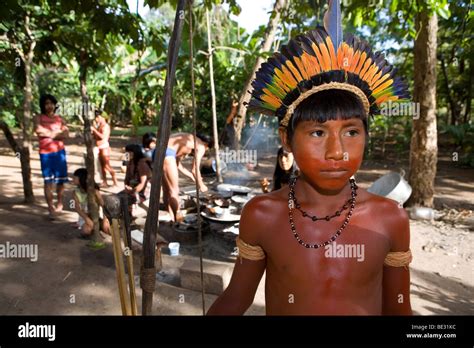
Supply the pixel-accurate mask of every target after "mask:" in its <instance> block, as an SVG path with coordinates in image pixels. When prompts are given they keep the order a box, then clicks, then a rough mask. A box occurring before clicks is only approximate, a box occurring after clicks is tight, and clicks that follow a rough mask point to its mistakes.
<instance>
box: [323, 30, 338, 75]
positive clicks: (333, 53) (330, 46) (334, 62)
mask: <svg viewBox="0 0 474 348" xmlns="http://www.w3.org/2000/svg"><path fill="white" fill-rule="evenodd" d="M326 45H327V47H328V50H329V55H330V56H331V66H332V69H333V70H337V69H339V64H337V57H336V50H335V49H334V45H333V44H332V40H331V37H329V36H328V37H327V38H326Z"/></svg>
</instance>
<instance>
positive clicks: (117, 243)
mask: <svg viewBox="0 0 474 348" xmlns="http://www.w3.org/2000/svg"><path fill="white" fill-rule="evenodd" d="M111 232H112V243H113V247H114V259H115V270H116V272H117V282H118V289H119V295H120V304H121V305H122V314H123V315H130V314H132V311H131V309H130V298H129V297H128V289H127V285H126V281H125V267H124V264H123V255H122V243H121V240H120V231H119V225H118V220H117V219H112V229H111ZM132 276H133V275H132Z"/></svg>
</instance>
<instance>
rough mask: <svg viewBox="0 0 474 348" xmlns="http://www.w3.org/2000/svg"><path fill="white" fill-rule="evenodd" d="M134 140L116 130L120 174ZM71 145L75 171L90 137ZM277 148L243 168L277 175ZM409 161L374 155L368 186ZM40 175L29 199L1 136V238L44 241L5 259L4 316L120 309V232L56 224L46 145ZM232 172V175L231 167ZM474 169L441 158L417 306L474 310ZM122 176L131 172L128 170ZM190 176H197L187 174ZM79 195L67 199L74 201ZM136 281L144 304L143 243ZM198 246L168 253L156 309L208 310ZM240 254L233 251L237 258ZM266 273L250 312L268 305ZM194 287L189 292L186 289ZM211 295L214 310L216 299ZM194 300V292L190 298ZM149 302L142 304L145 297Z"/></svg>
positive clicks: (418, 247)
mask: <svg viewBox="0 0 474 348" xmlns="http://www.w3.org/2000/svg"><path fill="white" fill-rule="evenodd" d="M129 142H132V141H131V140H130V139H128V138H120V137H114V138H113V139H112V141H111V144H112V147H113V152H112V165H113V166H114V168H115V169H116V171H117V172H118V173H120V169H119V166H120V156H121V148H122V147H123V146H124V145H125V144H126V143H129ZM73 143H74V144H69V145H68V146H67V153H68V165H69V168H68V169H69V170H68V171H69V173H72V172H73V171H74V170H75V169H77V168H79V167H82V166H83V160H82V154H83V151H84V147H83V145H81V144H79V143H78V141H77V140H75V141H73ZM273 166H274V156H267V157H263V158H259V166H258V168H257V169H256V170H257V171H256V172H245V173H239V174H235V173H234V178H235V175H240V176H241V178H244V179H245V180H246V181H247V184H248V185H249V186H253V187H257V186H258V179H260V178H261V177H262V176H267V177H269V178H270V177H271V174H272V171H273ZM407 167H408V164H407V163H406V162H404V161H398V162H394V161H385V162H384V161H380V162H374V161H372V162H366V163H364V165H363V168H362V169H361V171H360V172H359V173H358V175H357V177H356V178H357V181H358V183H359V184H360V186H362V187H368V186H369V185H370V183H371V182H373V181H374V180H376V179H377V178H378V177H379V176H381V175H383V174H385V173H387V172H388V171H390V170H394V171H398V170H399V169H400V168H404V169H405V170H406V169H407ZM32 172H33V173H32V174H33V185H34V192H35V195H36V197H37V203H36V204H33V205H23V204H22V198H23V197H22V193H23V191H22V182H21V172H20V162H19V160H18V159H17V158H16V157H15V156H14V154H13V153H12V152H11V150H10V149H9V148H8V146H7V144H6V141H5V139H4V138H3V134H2V136H1V137H0V243H6V242H10V243H16V244H37V245H38V251H39V256H38V260H37V261H36V262H32V261H30V260H28V259H15V258H6V259H0V275H1V279H2V286H1V287H0V314H9V315H17V314H20V315H21V314H33V315H34V314H49V315H52V314H58V315H86V314H87V315H120V314H121V309H120V301H119V296H118V290H117V281H116V275H115V264H114V258H113V252H112V245H111V242H110V240H107V241H106V243H107V246H106V248H105V249H102V250H98V251H94V250H92V249H90V248H88V247H87V246H86V244H87V241H85V240H83V239H80V238H79V232H78V230H77V229H75V228H74V226H73V223H74V222H75V221H76V220H77V216H76V214H75V213H73V212H71V211H67V210H66V211H64V213H62V214H61V216H60V217H59V218H58V219H57V220H56V221H54V222H50V221H48V219H47V209H46V203H45V201H44V197H43V191H42V178H41V172H40V164H39V159H38V152H37V151H34V153H33V156H32ZM229 174H231V173H229ZM473 177H474V171H473V170H472V169H460V168H457V167H456V166H453V165H452V163H450V162H449V161H448V160H443V158H440V163H439V169H438V176H437V179H436V198H435V202H436V208H437V209H438V211H439V212H440V213H444V217H443V218H442V219H440V220H437V221H417V220H411V221H410V227H411V249H412V252H413V256H414V260H413V263H412V264H411V301H412V307H413V310H414V313H415V314H420V315H430V314H435V315H446V314H454V315H461V314H474V301H473V290H474V279H473V274H474V273H473V267H472V265H473V259H474V253H473V250H472V245H473V236H474V231H473V224H472V219H473V214H472V210H474V185H473V183H472V178H473ZM119 178H120V182H122V180H123V174H121V173H120V174H119ZM181 184H183V185H189V184H191V182H187V181H185V180H182V182H181ZM66 190H67V191H68V192H69V194H67V195H66V197H65V203H66V204H65V207H66V208H68V202H69V199H70V191H71V190H72V186H71V185H67V187H66ZM134 254H135V281H136V284H137V297H138V303H139V304H141V290H140V289H139V287H138V270H139V260H140V248H139V247H138V246H137V245H135V248H134ZM194 254H195V250H194V251H193V250H191V249H186V247H184V248H183V250H182V255H180V256H177V257H173V256H170V255H167V254H166V252H164V255H163V270H162V271H161V272H160V273H159V274H157V283H156V291H155V297H154V299H155V301H154V305H153V311H154V314H157V315H162V314H169V315H200V314H202V304H201V293H200V292H196V291H192V290H187V289H182V288H180V287H179V279H178V276H179V275H178V273H177V272H178V271H177V270H178V268H179V267H180V265H181V264H182V263H183V262H184V261H185V260H186V259H188V258H194V257H195V256H193V255H194ZM230 259H231V258H230ZM263 284H264V280H263V279H262V282H261V284H260V286H259V290H258V292H257V295H256V297H255V301H254V304H253V305H252V307H251V308H250V309H249V310H248V311H247V314H248V315H262V314H264V313H265V301H264V293H263ZM183 295H184V296H183ZM215 298H216V296H215V295H206V297H205V304H206V308H209V306H210V305H211V304H212V302H213V301H214V300H215ZM183 299H184V300H183ZM139 307H140V305H139Z"/></svg>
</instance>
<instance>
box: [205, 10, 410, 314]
mask: <svg viewBox="0 0 474 348" xmlns="http://www.w3.org/2000/svg"><path fill="white" fill-rule="evenodd" d="M334 3H336V5H338V3H337V2H333V3H332V4H330V7H331V8H332V6H331V5H334ZM329 27H330V26H329ZM328 32H331V28H328ZM328 32H326V31H325V30H324V29H322V28H318V29H317V30H315V31H312V32H309V33H307V34H306V35H301V36H298V37H297V38H295V39H294V40H291V41H290V44H289V45H288V46H286V47H283V49H282V53H285V55H284V56H283V55H282V54H278V53H277V54H275V56H274V57H273V58H270V60H269V62H268V63H264V64H263V65H262V67H261V69H260V70H259V72H258V73H257V76H256V80H255V81H254V83H253V87H254V91H253V92H252V99H251V101H250V104H249V105H250V107H252V108H254V109H256V110H259V111H261V112H265V113H266V114H270V115H276V116H278V117H279V120H280V128H279V133H280V138H281V141H282V145H283V148H284V149H285V151H288V152H292V153H293V156H294V159H295V161H296V163H297V165H298V167H299V169H300V175H299V177H298V178H293V179H292V180H291V181H290V184H289V186H287V187H284V188H282V189H280V190H277V191H274V192H271V193H269V194H266V195H262V196H258V197H255V198H254V199H252V200H251V201H250V202H248V203H247V204H246V205H245V208H244V210H243V212H242V217H241V221H240V233H239V237H238V238H237V246H238V247H239V257H238V259H237V262H236V264H235V268H234V272H233V275H232V278H231V281H230V284H229V286H228V288H227V289H226V290H225V292H224V293H223V294H222V295H221V296H220V297H219V298H218V299H217V300H216V302H215V303H214V304H213V305H212V307H211V308H210V309H209V312H208V314H209V315H219V314H232V315H237V314H238V315H240V314H243V313H245V311H246V310H247V308H248V307H249V306H250V305H251V304H252V302H253V298H254V296H255V291H256V289H257V286H258V284H259V281H260V279H261V277H262V275H263V272H264V271H266V284H265V299H266V313H267V315H380V314H388V315H411V305H410V290H409V287H410V276H409V270H408V264H409V262H410V261H411V253H410V251H409V242H410V233H409V222H408V217H407V214H406V213H405V211H404V210H403V209H402V208H401V207H399V206H398V204H397V203H396V202H394V201H391V200H389V199H385V198H383V197H379V196H375V195H372V194H370V193H368V192H367V191H365V190H363V189H360V188H358V187H357V184H356V183H355V181H354V180H353V179H352V176H353V175H354V174H355V173H356V172H357V170H358V169H359V167H360V165H361V162H362V158H363V153H364V146H365V144H366V140H367V120H368V116H369V115H371V114H375V113H377V111H378V110H379V109H378V108H380V107H381V106H382V105H381V104H382V102H383V101H386V100H393V101H396V100H403V99H404V98H406V92H405V91H404V90H403V91H401V90H399V87H400V82H399V81H398V80H397V79H396V78H394V77H393V74H392V73H388V76H385V75H387V69H386V66H387V64H388V63H387V62H386V61H385V60H383V61H382V60H381V59H379V60H377V57H380V56H379V55H378V54H377V53H376V54H372V52H370V50H367V46H366V43H362V44H361V43H360V42H358V41H357V42H354V41H355V40H356V39H354V38H352V41H349V43H347V42H338V41H337V37H336V38H333V37H331V36H330V35H329V34H328ZM332 42H334V45H333V43H332ZM364 45H365V46H364ZM323 46H324V47H323ZM357 47H359V48H360V47H364V48H363V50H364V55H362V54H361V52H359V51H358V50H357ZM367 52H368V53H367ZM354 57H361V58H360V60H358V61H356V62H354V59H355V58H354ZM362 57H364V58H363V59H362ZM346 58H347V60H348V62H346V61H345V59H346ZM358 59H359V58H358ZM345 63H347V64H345ZM359 66H360V67H359ZM371 69H372V70H371ZM368 71H370V73H368ZM388 71H390V70H388ZM384 74H385V75H384ZM374 76H375V77H374ZM377 76H378V77H377ZM384 81H390V83H385V84H384Z"/></svg>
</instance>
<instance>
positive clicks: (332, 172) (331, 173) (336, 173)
mask: <svg viewBox="0 0 474 348" xmlns="http://www.w3.org/2000/svg"><path fill="white" fill-rule="evenodd" d="M319 172H320V174H321V175H323V176H327V177H331V178H339V177H343V176H346V175H347V169H344V168H328V169H322V170H320V171H319Z"/></svg>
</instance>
